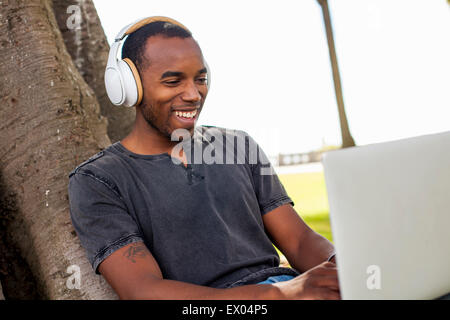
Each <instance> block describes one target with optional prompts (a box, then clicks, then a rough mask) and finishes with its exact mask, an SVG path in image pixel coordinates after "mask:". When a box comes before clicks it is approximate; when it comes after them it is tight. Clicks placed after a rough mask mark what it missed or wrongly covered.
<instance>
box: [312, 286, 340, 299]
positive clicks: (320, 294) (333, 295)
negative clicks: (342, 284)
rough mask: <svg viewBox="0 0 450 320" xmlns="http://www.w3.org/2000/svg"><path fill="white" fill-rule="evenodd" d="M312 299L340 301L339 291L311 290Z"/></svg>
mask: <svg viewBox="0 0 450 320" xmlns="http://www.w3.org/2000/svg"><path fill="white" fill-rule="evenodd" d="M312 299H318V300H340V299H341V294H340V293H339V291H336V290H330V289H329V288H315V289H314V290H313V296H312Z"/></svg>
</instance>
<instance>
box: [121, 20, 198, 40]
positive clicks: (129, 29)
mask: <svg viewBox="0 0 450 320" xmlns="http://www.w3.org/2000/svg"><path fill="white" fill-rule="evenodd" d="M157 21H163V22H169V23H172V24H175V25H177V26H179V27H180V28H182V29H184V30H186V31H189V29H188V28H186V27H185V26H184V25H182V24H181V23H179V22H178V21H176V20H174V19H171V18H168V17H163V16H155V17H148V18H143V19H139V20H136V21H135V22H133V23H130V24H129V25H127V26H125V27H124V28H122V30H120V31H119V33H118V34H117V36H116V38H115V41H120V40H122V39H123V38H124V37H125V36H127V35H129V34H130V33H133V32H134V31H136V30H138V29H140V28H142V27H143V26H145V25H147V24H150V23H152V22H157Z"/></svg>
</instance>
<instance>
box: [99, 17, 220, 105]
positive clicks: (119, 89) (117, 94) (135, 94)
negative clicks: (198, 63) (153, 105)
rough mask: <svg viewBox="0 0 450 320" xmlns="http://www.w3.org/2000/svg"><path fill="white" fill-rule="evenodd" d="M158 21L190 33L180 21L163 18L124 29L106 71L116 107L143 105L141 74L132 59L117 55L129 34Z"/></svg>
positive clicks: (110, 52) (110, 96) (131, 25)
mask: <svg viewBox="0 0 450 320" xmlns="http://www.w3.org/2000/svg"><path fill="white" fill-rule="evenodd" d="M156 21H165V22H169V23H172V24H175V25H177V26H179V27H181V28H183V29H185V30H187V31H189V30H188V29H187V28H186V27H185V26H183V25H182V24H181V23H179V22H178V21H175V20H173V19H170V18H167V17H161V16H156V17H149V18H144V19H139V20H137V21H135V22H133V23H130V24H129V25H127V26H125V27H124V28H122V30H120V31H119V33H118V34H117V36H116V38H115V39H114V42H113V44H112V45H111V48H110V49H109V56H108V63H107V64H106V70H105V87H106V93H107V94H108V98H109V100H111V102H112V104H114V105H116V106H127V107H133V106H136V105H138V104H140V103H141V101H142V97H143V89H142V82H141V78H140V76H139V72H138V70H137V68H136V66H135V65H134V63H133V62H132V61H131V60H130V59H128V58H125V59H122V57H120V58H118V57H117V55H118V52H119V50H121V48H122V46H123V44H124V42H125V40H126V38H127V36H128V35H129V34H131V33H133V32H134V31H136V30H138V29H139V28H142V27H143V26H145V25H147V24H150V23H152V22H156ZM204 63H205V66H206V69H207V75H208V79H207V86H208V89H209V86H210V83H211V73H210V71H209V67H208V64H207V63H206V61H205V62H204Z"/></svg>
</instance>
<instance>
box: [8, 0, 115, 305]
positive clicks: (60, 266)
mask: <svg viewBox="0 0 450 320" xmlns="http://www.w3.org/2000/svg"><path fill="white" fill-rule="evenodd" d="M0 14H1V17H0V18H1V19H0V56H1V57H2V59H1V60H0V106H1V109H0V115H1V119H2V121H1V125H0V133H1V136H2V139H1V140H0V173H1V177H0V178H1V179H0V187H1V189H0V192H1V195H0V196H1V203H0V205H1V211H0V212H1V215H2V217H1V218H2V219H1V221H2V229H3V230H2V231H3V233H2V237H1V238H2V240H3V241H4V242H5V243H6V248H5V245H3V246H2V248H1V251H2V252H12V251H11V250H18V252H20V255H21V258H23V259H24V261H25V262H26V263H25V264H19V265H20V266H21V267H23V268H24V273H26V274H30V275H31V278H32V281H35V284H36V292H37V295H38V297H39V298H43V299H113V298H116V295H115V294H114V293H113V291H112V289H111V288H110V287H109V286H108V285H107V283H106V282H105V281H104V280H102V278H101V277H100V276H97V275H95V274H94V272H93V271H92V268H91V266H90V265H89V263H88V261H87V259H86V257H85V252H84V249H82V247H81V246H80V243H79V240H78V238H77V237H76V234H75V232H74V229H73V227H72V224H71V221H70V216H69V203H68V195H67V184H68V174H69V172H70V171H71V170H72V169H73V168H74V167H75V166H76V165H77V164H79V163H80V162H81V161H82V160H84V159H87V158H88V157H89V156H91V155H93V154H95V153H96V152H98V151H99V150H100V149H102V148H104V147H106V146H107V145H109V144H110V140H109V138H108V136H107V134H106V121H105V118H104V117H102V116H101V115H100V111H99V109H100V107H99V104H98V102H97V100H96V97H95V95H94V92H93V91H92V89H91V88H90V87H89V86H88V85H87V84H86V82H85V81H84V80H83V77H82V76H80V74H79V73H78V71H77V68H76V66H75V65H74V63H73V62H72V58H71V57H70V55H69V54H68V53H67V50H66V47H65V45H64V41H63V39H62V36H61V33H60V31H59V28H58V24H57V22H56V19H55V16H54V14H53V11H52V7H51V0H41V1H39V0H30V1H20V0H8V1H2V2H1V3H0ZM0 244H1V243H0ZM0 262H4V261H0ZM24 265H25V266H24ZM72 265H76V266H78V267H79V268H80V272H81V273H80V274H78V273H77V274H76V275H75V276H78V275H79V279H80V280H81V282H80V283H81V286H80V287H79V289H77V287H74V286H73V285H71V284H72V282H71V280H72V277H73V276H74V275H71V274H70V272H71V271H70V270H71V269H68V267H70V266H72ZM1 267H2V268H0V270H5V267H4V266H1ZM6 270H8V267H6ZM72 270H73V269H72ZM75 270H76V269H75ZM2 277H3V278H1V279H0V280H1V282H2V285H3V291H4V294H5V297H6V299H8V298H9V297H10V296H12V293H10V292H8V290H7V289H8V285H7V282H8V280H9V279H8V275H6V276H5V275H2ZM24 298H26V297H24Z"/></svg>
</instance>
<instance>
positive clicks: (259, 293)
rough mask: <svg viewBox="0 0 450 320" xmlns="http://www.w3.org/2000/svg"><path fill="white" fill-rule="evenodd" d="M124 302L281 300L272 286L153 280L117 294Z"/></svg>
mask: <svg viewBox="0 0 450 320" xmlns="http://www.w3.org/2000/svg"><path fill="white" fill-rule="evenodd" d="M119 297H120V299H124V300H129V299H130V300H275V299H283V298H284V297H283V294H282V293H281V291H280V290H279V289H278V288H277V287H276V286H272V285H266V284H263V285H257V284H255V285H244V286H240V287H235V288H231V289H217V288H210V287H205V286H200V285H195V284H190V283H186V282H181V281H174V280H166V279H158V280H156V279H153V280H149V281H148V283H141V284H140V285H139V288H135V290H133V292H130V293H129V294H124V293H122V294H119Z"/></svg>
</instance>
